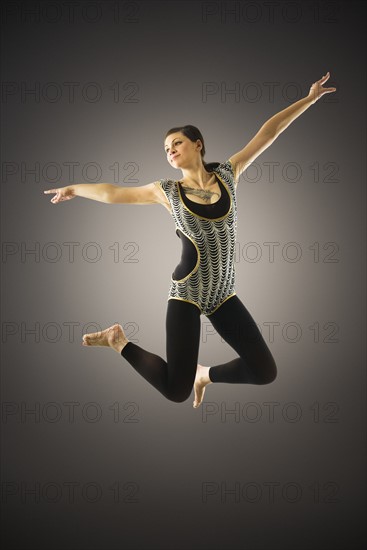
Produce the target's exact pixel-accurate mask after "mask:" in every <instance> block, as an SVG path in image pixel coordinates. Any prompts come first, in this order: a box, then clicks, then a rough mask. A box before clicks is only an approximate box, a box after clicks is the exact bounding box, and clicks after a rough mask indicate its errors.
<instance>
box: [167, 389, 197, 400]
mask: <svg viewBox="0 0 367 550" xmlns="http://www.w3.org/2000/svg"><path fill="white" fill-rule="evenodd" d="M191 391H192V390H191V389H190V391H189V392H188V391H186V392H183V391H176V392H174V393H172V394H170V395H168V396H167V399H169V400H170V401H173V403H184V402H185V401H187V400H188V398H189V397H190V395H191Z"/></svg>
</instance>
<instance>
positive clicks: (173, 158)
mask: <svg viewBox="0 0 367 550" xmlns="http://www.w3.org/2000/svg"><path fill="white" fill-rule="evenodd" d="M179 156H180V155H175V156H174V157H172V158H171V160H175V158H177V157H179Z"/></svg>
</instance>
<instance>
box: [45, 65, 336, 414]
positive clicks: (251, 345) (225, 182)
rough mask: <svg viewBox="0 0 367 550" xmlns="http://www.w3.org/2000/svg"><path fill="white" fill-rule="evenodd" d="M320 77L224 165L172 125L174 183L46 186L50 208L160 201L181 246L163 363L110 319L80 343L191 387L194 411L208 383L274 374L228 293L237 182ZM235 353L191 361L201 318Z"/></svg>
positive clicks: (161, 380)
mask: <svg viewBox="0 0 367 550" xmlns="http://www.w3.org/2000/svg"><path fill="white" fill-rule="evenodd" d="M329 77H330V73H327V74H326V75H325V76H323V77H322V78H321V79H320V80H318V81H317V82H315V83H314V84H313V85H312V86H311V88H310V92H309V94H308V95H307V96H306V97H304V98H302V99H300V100H299V101H296V102H295V103H293V104H292V105H290V106H289V107H287V108H286V109H284V110H283V111H280V112H279V113H277V114H276V115H274V116H273V117H271V118H270V119H269V120H268V121H267V122H265V124H263V126H262V127H261V128H260V130H259V131H258V132H257V134H256V135H255V136H254V137H253V139H252V140H251V141H250V142H249V143H248V144H247V145H246V146H245V147H244V148H243V149H242V150H241V151H239V152H238V153H236V154H234V155H232V156H231V157H229V158H228V160H226V161H225V162H222V163H218V162H213V163H209V164H207V163H206V162H205V161H204V158H203V157H204V155H205V146H204V139H203V136H202V135H201V133H200V131H199V130H198V129H197V128H196V127H195V126H191V125H186V126H181V127H176V128H172V129H171V130H169V131H168V132H167V134H166V138H165V142H164V150H165V153H166V155H167V160H168V162H169V163H170V165H171V166H173V167H174V168H177V169H180V170H181V171H182V174H183V177H182V179H181V180H179V181H174V180H170V179H162V180H158V181H155V182H153V183H150V184H148V185H143V186H139V187H120V186H116V185H112V184H105V183H100V184H91V185H90V184H76V185H68V186H67V187H61V188H59V189H48V190H46V191H44V193H56V195H55V196H54V197H53V198H52V199H51V202H52V203H54V204H56V203H58V202H61V201H65V200H70V199H72V198H74V197H78V196H79V197H84V198H87V199H92V200H96V201H100V202H104V203H109V204H116V203H120V204H121V203H122V204H157V203H159V204H162V205H163V206H164V207H165V208H166V209H167V210H168V211H169V213H170V215H171V216H172V217H173V219H174V221H175V225H176V234H177V236H178V237H179V238H180V239H181V242H182V258H181V261H180V263H179V265H177V267H176V268H175V270H174V272H173V273H172V276H171V285H170V289H169V293H168V300H167V315H166V354H167V361H164V359H162V358H161V357H159V356H158V355H155V354H154V353H151V352H149V351H147V350H145V349H143V348H141V347H140V346H138V345H136V344H134V343H133V342H130V341H129V340H128V339H127V337H126V335H125V333H124V331H123V329H122V326H121V325H119V324H114V325H112V326H111V327H109V328H106V329H105V330H103V331H100V332H95V333H90V334H85V335H84V336H83V342H82V343H83V345H85V346H106V347H110V348H112V349H113V350H115V351H116V352H117V353H118V354H120V355H121V356H122V357H124V358H125V359H126V360H127V361H128V362H129V363H130V364H131V365H132V366H133V368H134V369H135V370H136V371H137V372H138V373H139V374H140V375H141V376H142V377H143V378H145V380H147V381H148V382H149V383H150V384H151V385H152V386H154V387H155V388H156V389H157V390H158V391H159V392H160V393H161V394H162V395H164V397H166V398H167V399H169V400H170V401H174V402H176V403H182V402H183V401H186V399H188V397H189V396H190V394H191V391H192V388H193V386H194V393H195V400H194V403H193V406H194V408H197V407H199V405H200V404H201V403H202V400H203V396H204V392H205V387H206V386H207V385H208V384H210V383H216V382H225V383H229V384H269V383H271V382H273V381H274V380H275V378H276V375H277V367H276V364H275V361H274V358H273V356H272V354H271V352H270V350H269V348H268V346H267V345H266V343H265V340H264V339H263V337H262V335H261V333H260V331H259V329H258V327H257V325H256V323H255V321H254V320H253V318H252V316H251V315H250V313H249V311H248V310H247V309H246V307H245V306H244V305H243V303H242V302H241V300H240V299H239V298H238V296H237V295H236V292H235V265H234V252H235V243H236V229H237V200H236V188H237V183H238V180H239V177H240V175H241V173H242V172H243V171H244V170H245V169H246V168H247V167H248V166H249V165H250V164H251V163H252V162H253V161H254V160H255V159H256V158H257V157H258V156H259V155H260V154H261V153H262V152H263V151H265V149H267V148H268V147H269V146H270V145H271V144H272V143H273V141H274V140H275V139H276V138H277V137H278V136H279V134H281V133H282V132H283V131H284V130H285V129H286V128H287V127H288V126H289V124H290V123H291V122H293V121H294V120H295V119H296V118H297V117H298V116H299V115H301V114H302V113H303V112H304V111H305V110H306V109H308V107H310V105H312V104H313V103H315V102H316V101H317V100H318V99H320V97H321V96H322V95H323V94H325V93H330V92H335V90H336V88H323V87H322V85H323V84H324V82H326V80H328V78H329ZM201 315H205V316H206V317H208V318H209V320H210V321H211V323H212V324H213V327H214V328H215V330H216V331H217V332H218V333H219V335H220V336H221V337H222V338H223V339H224V340H225V341H226V342H227V343H228V344H229V345H230V346H231V347H232V348H233V349H234V350H235V351H236V352H237V353H238V357H237V358H236V359H233V360H232V361H229V362H228V363H225V364H222V365H216V366H211V367H205V366H203V365H200V364H198V363H197V360H198V355H199V339H200V316H201Z"/></svg>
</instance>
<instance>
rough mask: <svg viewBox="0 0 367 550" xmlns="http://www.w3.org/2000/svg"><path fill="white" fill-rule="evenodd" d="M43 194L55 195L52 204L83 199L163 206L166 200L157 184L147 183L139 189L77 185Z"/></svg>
mask: <svg viewBox="0 0 367 550" xmlns="http://www.w3.org/2000/svg"><path fill="white" fill-rule="evenodd" d="M44 193H55V196H54V197H53V198H52V199H51V202H52V203H54V204H55V203H58V202H61V201H66V200H70V199H73V198H75V197H84V198H86V199H92V200H95V201H99V202H104V203H108V204H155V203H161V204H163V205H164V206H165V203H167V202H168V201H167V198H166V197H165V195H164V193H163V191H162V190H161V189H160V188H159V185H157V182H153V183H148V185H141V186H139V187H120V186H118V185H113V184H111V183H92V184H89V183H77V184H75V185H68V186H67V187H59V188H55V189H47V190H46V191H44Z"/></svg>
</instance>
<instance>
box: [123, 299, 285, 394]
mask: <svg viewBox="0 0 367 550" xmlns="http://www.w3.org/2000/svg"><path fill="white" fill-rule="evenodd" d="M200 315H201V313H200V310H199V308H197V307H196V306H195V305H193V304H191V303H189V302H184V301H181V300H168V302H167V316H166V334H167V339H166V351H167V362H166V361H164V360H163V359H162V358H161V357H159V356H158V355H155V354H154V353H151V352H149V351H146V350H144V349H143V348H141V347H140V346H138V345H136V344H134V343H133V342H128V343H127V344H126V345H125V347H124V348H123V349H122V351H121V355H122V356H123V357H124V358H125V359H126V360H127V361H128V362H129V363H130V364H131V365H132V366H133V367H134V369H135V370H136V371H137V372H138V373H139V374H140V375H141V376H143V378H145V380H147V381H148V382H149V383H150V384H152V386H154V387H155V388H156V389H157V390H158V391H159V392H161V394H162V395H164V397H166V398H167V399H169V400H170V401H175V402H176V403H181V402H183V401H185V400H186V399H188V397H190V394H191V391H192V388H193V384H194V380H195V374H196V369H197V361H198V356H199V340H200V328H201V323H200ZM207 318H208V319H209V320H210V321H211V323H212V325H213V327H214V328H215V330H216V331H217V332H218V334H219V335H220V336H221V337H222V338H223V339H224V340H225V341H226V342H227V343H228V344H229V345H230V346H231V347H232V348H233V349H234V350H235V351H236V352H237V353H238V355H239V357H237V358H236V359H233V360H232V361H229V362H228V363H225V364H223V365H216V366H213V367H210V370H209V378H210V380H211V381H212V382H227V383H229V384H269V383H270V382H273V380H275V378H276V375H277V368H276V364H275V361H274V359H273V356H272V354H271V353H270V350H269V348H268V346H267V345H266V343H265V340H264V339H263V337H262V334H261V332H260V331H259V329H258V327H257V325H256V323H255V321H254V320H253V318H252V317H251V315H250V313H249V312H248V310H247V309H246V307H245V306H244V305H243V303H242V302H241V300H240V299H239V298H238V296H237V295H236V294H235V295H234V296H232V297H231V298H228V300H227V301H226V302H224V303H223V304H222V305H221V306H220V307H219V309H217V310H216V311H215V312H214V313H212V314H211V315H209V316H208V317H207Z"/></svg>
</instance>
